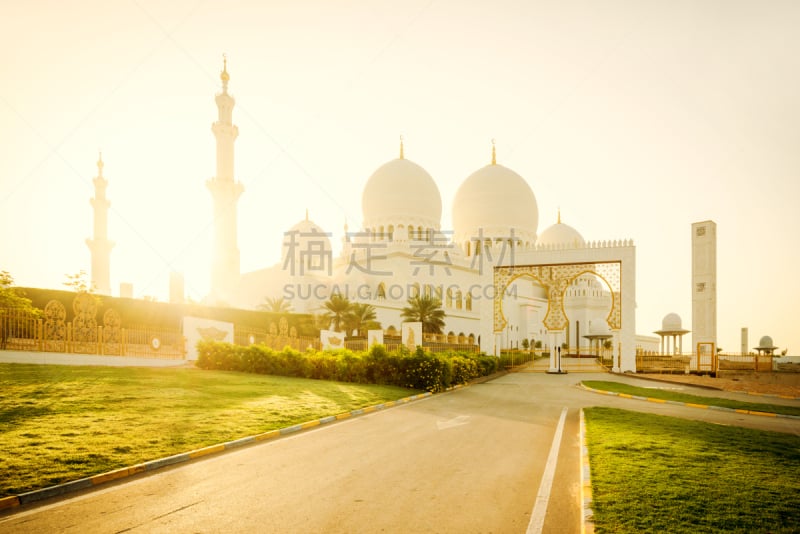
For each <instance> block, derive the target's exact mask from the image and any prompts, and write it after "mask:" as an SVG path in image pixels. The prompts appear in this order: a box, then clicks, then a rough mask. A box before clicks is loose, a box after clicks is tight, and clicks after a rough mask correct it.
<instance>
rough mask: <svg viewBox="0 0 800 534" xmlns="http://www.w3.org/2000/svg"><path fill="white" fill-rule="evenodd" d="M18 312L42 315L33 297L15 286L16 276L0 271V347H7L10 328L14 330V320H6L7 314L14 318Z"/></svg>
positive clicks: (35, 315)
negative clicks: (29, 296)
mask: <svg viewBox="0 0 800 534" xmlns="http://www.w3.org/2000/svg"><path fill="white" fill-rule="evenodd" d="M17 314H30V315H32V316H34V317H39V316H40V315H41V310H39V309H38V308H35V307H34V306H33V302H32V301H31V299H29V298H28V297H26V296H25V293H24V292H23V291H22V290H21V289H19V288H18V287H15V286H14V278H13V277H12V276H11V274H10V273H9V272H8V271H0V348H3V349H4V348H6V340H7V339H8V337H9V330H11V331H13V330H14V327H13V324H15V322H14V321H13V320H6V319H5V316H10V318H11V319H13V318H14V317H15V316H16V315H17Z"/></svg>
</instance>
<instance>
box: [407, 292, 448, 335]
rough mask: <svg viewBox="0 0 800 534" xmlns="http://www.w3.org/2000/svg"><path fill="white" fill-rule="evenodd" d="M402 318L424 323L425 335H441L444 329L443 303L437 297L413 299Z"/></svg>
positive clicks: (409, 300)
mask: <svg viewBox="0 0 800 534" xmlns="http://www.w3.org/2000/svg"><path fill="white" fill-rule="evenodd" d="M400 316H401V317H402V318H403V319H405V320H406V321H409V322H420V323H422V332H423V333H425V334H441V333H442V329H443V328H444V310H443V309H442V301H440V300H439V299H437V298H436V297H426V296H425V295H422V296H416V297H411V298H410V299H408V306H406V307H405V308H403V311H402V312H400Z"/></svg>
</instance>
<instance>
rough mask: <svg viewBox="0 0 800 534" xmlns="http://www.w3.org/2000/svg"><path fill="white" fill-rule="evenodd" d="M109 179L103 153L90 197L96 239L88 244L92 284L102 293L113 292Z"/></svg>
mask: <svg viewBox="0 0 800 534" xmlns="http://www.w3.org/2000/svg"><path fill="white" fill-rule="evenodd" d="M106 187H108V180H106V179H105V178H103V155H102V154H100V155H99V157H98V160H97V177H96V178H95V179H94V198H92V199H89V202H90V203H91V205H92V207H93V208H94V239H87V240H86V245H87V246H88V247H89V250H90V251H91V253H92V285H93V286H94V288H95V289H96V290H97V292H98V293H100V294H102V295H110V294H111V249H112V248H114V242H113V241H109V240H108V208H109V206H111V202H109V201H108V199H107V198H106Z"/></svg>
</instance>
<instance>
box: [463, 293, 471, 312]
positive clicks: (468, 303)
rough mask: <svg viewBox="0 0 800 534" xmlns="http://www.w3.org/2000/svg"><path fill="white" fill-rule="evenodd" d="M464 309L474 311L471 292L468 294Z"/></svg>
mask: <svg viewBox="0 0 800 534" xmlns="http://www.w3.org/2000/svg"><path fill="white" fill-rule="evenodd" d="M464 307H466V308H467V310H469V311H472V293H470V292H469V291H468V292H467V301H466V303H465V304H464Z"/></svg>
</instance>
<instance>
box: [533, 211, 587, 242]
mask: <svg viewBox="0 0 800 534" xmlns="http://www.w3.org/2000/svg"><path fill="white" fill-rule="evenodd" d="M536 242H537V243H538V244H540V245H545V246H556V247H570V248H578V247H582V246H583V245H585V244H586V242H585V241H584V240H583V236H582V235H581V234H580V232H578V231H577V230H576V229H575V228H573V227H572V226H570V225H568V224H564V223H562V222H561V215H559V217H558V222H557V223H555V224H553V225H551V226H548V227H547V228H546V229H545V230H544V231H543V232H542V233H541V234H539V239H538V240H537V241H536Z"/></svg>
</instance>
